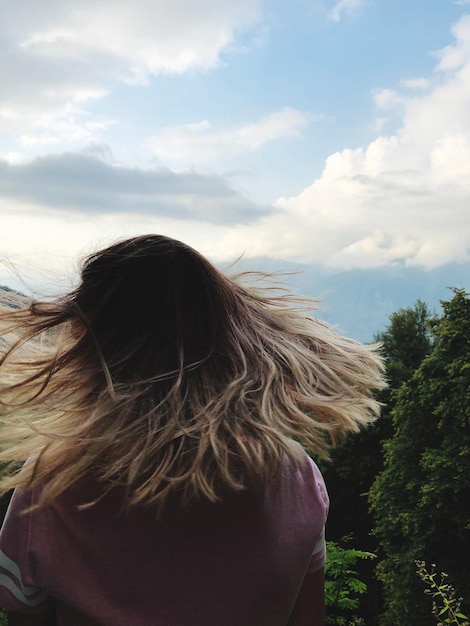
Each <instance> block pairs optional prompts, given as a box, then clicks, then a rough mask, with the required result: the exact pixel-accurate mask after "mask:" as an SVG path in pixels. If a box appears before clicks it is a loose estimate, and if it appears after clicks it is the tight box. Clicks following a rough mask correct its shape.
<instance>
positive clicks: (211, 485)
mask: <svg viewBox="0 0 470 626" xmlns="http://www.w3.org/2000/svg"><path fill="white" fill-rule="evenodd" d="M246 278H247V276H246V275H245V274H239V275H237V276H235V277H227V276H225V275H224V274H222V273H221V272H219V271H218V270H217V269H216V268H215V267H214V266H213V265H212V264H210V263H209V262H208V261H207V260H206V259H205V258H204V257H203V256H201V255H200V254H199V253H198V252H196V251H195V250H193V249H192V248H190V247H189V246H187V245H185V244H183V243H181V242H178V241H175V240H172V239H169V238H167V237H163V236H158V235H148V236H142V237H136V238H132V239H128V240H126V241H123V242H120V243H116V244H115V245H112V246H111V247H109V248H107V249H105V250H102V251H100V252H97V253H96V254H92V255H91V256H90V257H89V258H87V259H86V260H85V262H84V264H83V267H82V271H81V282H80V285H79V286H78V288H77V289H76V290H74V291H72V292H71V293H69V294H68V295H66V296H64V297H61V298H58V299H56V300H55V301H52V302H32V304H31V305H30V306H29V307H28V308H24V309H20V310H16V311H11V312H6V313H3V314H1V315H0V325H1V328H2V329H3V332H4V333H5V334H7V335H8V336H9V337H11V336H12V335H11V334H10V333H12V334H13V335H15V337H16V339H15V341H13V342H12V343H11V342H10V343H11V345H10V347H9V348H8V349H7V350H4V354H3V355H2V356H1V358H0V421H1V426H0V462H2V463H4V464H5V466H6V467H7V471H6V472H5V471H4V472H3V475H2V478H1V479H0V489H1V490H2V491H6V490H7V489H10V488H12V487H21V488H23V489H29V488H32V487H34V486H36V485H38V484H40V483H42V484H43V485H44V488H43V490H42V500H41V502H40V504H45V503H47V502H50V501H51V500H52V499H53V498H55V497H56V496H58V495H59V494H60V493H62V492H63V491H64V490H66V489H67V488H68V487H70V486H71V485H72V484H73V483H74V482H75V481H77V480H78V479H80V478H81V477H84V476H85V475H89V474H90V473H91V474H93V475H94V476H95V477H96V478H97V480H99V481H100V482H101V483H102V485H103V492H106V491H107V490H110V489H113V488H115V487H119V488H122V489H123V492H124V495H125V497H124V500H125V502H126V504H127V505H129V506H132V505H135V504H138V503H143V504H155V505H158V507H161V506H162V505H163V504H164V502H165V500H166V499H167V497H168V496H169V495H170V494H171V496H175V497H177V498H178V500H179V501H180V502H181V503H182V504H183V505H184V506H189V505H190V503H192V502H193V501H195V500H206V501H207V500H209V501H212V502H215V501H217V500H219V499H221V498H223V497H224V495H225V494H227V493H233V492H238V491H242V490H245V489H249V488H250V487H252V486H255V485H258V486H259V485H261V486H262V485H266V484H267V483H268V482H269V481H270V480H272V479H273V478H274V477H275V476H276V475H277V474H278V473H279V471H280V467H281V462H282V459H283V457H284V456H286V455H287V457H289V458H290V459H292V460H293V461H294V462H295V461H296V460H297V459H298V457H299V454H300V451H301V447H300V446H299V444H301V446H303V447H304V448H305V449H306V450H307V451H309V452H311V453H312V454H313V455H316V456H317V457H321V458H326V457H327V456H328V450H329V448H330V446H331V445H332V444H333V445H334V444H335V443H336V442H337V440H338V438H339V437H341V436H342V435H344V434H345V433H347V432H348V431H351V430H353V431H354V430H358V428H359V427H361V426H363V425H366V424H368V423H369V422H370V421H372V420H373V419H374V418H375V417H376V415H377V414H378V411H379V406H378V403H377V402H376V400H374V398H373V395H372V394H373V391H374V390H376V389H380V388H382V387H383V386H384V382H383V378H382V374H383V366H382V361H381V358H380V356H379V355H378V352H377V346H365V345H361V344H359V343H357V342H355V341H352V340H350V339H346V338H343V337H340V336H338V335H337V334H336V333H335V332H334V331H333V330H332V329H331V328H329V327H328V326H327V325H325V324H324V323H322V322H320V321H318V320H316V319H313V318H312V317H310V315H309V311H310V310H311V309H312V307H313V301H307V300H305V299H300V298H298V297H296V296H293V295H291V294H289V293H288V292H287V291H286V290H282V289H279V288H275V287H273V286H271V287H268V288H266V287H264V288H262V287H260V286H259V285H260V284H262V283H263V281H262V280H261V281H259V283H258V286H253V284H251V283H252V281H251V283H250V281H247V280H246ZM260 278H261V279H262V278H263V276H260ZM28 459H29V461H28V462H26V463H25V461H27V460H28Z"/></svg>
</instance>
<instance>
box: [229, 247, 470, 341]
mask: <svg viewBox="0 0 470 626" xmlns="http://www.w3.org/2000/svg"><path fill="white" fill-rule="evenodd" d="M237 268H239V269H240V270H242V269H252V270H262V271H266V272H276V271H288V272H299V273H297V274H293V275H292V276H289V277H286V278H285V282H286V283H287V284H288V285H290V287H291V289H292V290H293V291H295V292H296V293H298V294H302V295H305V296H309V297H314V298H316V297H320V298H321V299H322V303H321V306H322V307H323V310H321V311H319V312H318V313H317V316H318V317H319V318H321V319H324V320H325V321H327V322H328V323H330V324H333V325H334V326H336V327H337V328H338V330H339V331H340V332H343V333H345V334H346V335H349V336H351V337H352V338H354V339H357V340H358V341H372V340H373V337H374V335H375V334H376V333H377V332H380V331H382V330H384V329H385V327H386V326H387V324H388V321H389V319H388V318H389V316H390V315H391V314H392V313H394V312H395V311H397V310H398V309H400V308H405V307H412V306H414V304H415V302H416V300H418V299H421V300H423V301H424V302H426V304H428V305H429V307H430V309H431V310H434V311H435V312H436V313H439V312H440V304H439V302H440V300H448V299H450V298H451V297H452V294H451V292H450V291H449V287H460V288H463V289H467V290H470V263H462V264H457V263H453V264H448V265H443V266H442V267H439V268H436V269H433V270H423V269H419V268H380V269H370V270H347V271H333V270H328V269H325V268H324V267H320V266H314V265H300V264H294V263H287V262H285V261H276V260H273V259H266V258H257V259H246V260H245V259H242V260H241V261H239V263H237V264H236V266H235V267H234V268H233V270H236V269H237Z"/></svg>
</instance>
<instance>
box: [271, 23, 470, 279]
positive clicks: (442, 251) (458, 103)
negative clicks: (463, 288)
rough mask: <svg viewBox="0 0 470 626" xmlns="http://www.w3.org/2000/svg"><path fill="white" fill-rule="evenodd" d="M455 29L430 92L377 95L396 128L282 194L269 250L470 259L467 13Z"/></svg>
mask: <svg viewBox="0 0 470 626" xmlns="http://www.w3.org/2000/svg"><path fill="white" fill-rule="evenodd" d="M453 34H454V36H455V42H454V43H453V44H452V45H449V46H447V47H446V48H445V49H444V50H442V51H441V52H440V53H439V54H438V64H437V67H436V72H435V74H434V76H433V77H432V81H430V82H429V83H427V84H426V87H427V88H428V91H427V93H424V94H422V93H418V94H416V92H414V93H413V94H412V95H410V94H409V92H406V93H405V94H402V93H400V91H399V89H398V90H394V89H390V90H382V91H380V92H375V100H376V104H377V106H378V107H380V108H387V107H390V106H391V105H395V104H397V103H399V104H400V107H401V108H400V110H401V115H402V118H401V124H399V126H400V127H399V129H398V131H397V132H396V133H395V134H394V135H390V136H379V137H377V138H376V139H375V140H374V141H372V142H371V143H370V144H369V145H368V146H366V147H362V148H357V149H354V150H351V149H345V150H342V151H340V152H337V153H335V154H332V155H330V156H329V157H328V158H327V160H326V163H325V167H324V169H323V172H322V174H321V176H320V177H319V178H318V179H317V180H315V181H314V182H313V183H312V184H311V185H310V186H308V187H307V188H306V189H304V191H302V192H301V193H300V194H299V195H297V196H295V197H291V198H279V200H278V202H277V206H278V207H279V208H280V209H282V211H283V214H280V215H277V216H274V217H273V218H271V220H270V224H271V227H270V226H269V225H268V221H267V220H266V231H265V232H266V233H268V232H271V233H272V235H271V236H270V237H266V239H265V244H266V245H265V250H264V253H265V254H267V253H275V254H277V255H278V256H285V257H290V258H292V259H296V260H301V261H311V262H312V261H318V262H327V263H328V264H329V265H330V266H334V267H341V268H351V267H372V266H380V265H388V264H405V265H420V266H424V267H428V268H431V267H436V266H439V265H442V264H445V263H447V262H451V261H463V260H468V258H470V230H469V227H468V224H469V221H470V114H469V111H470V16H468V17H463V18H462V19H461V20H460V21H459V22H458V23H457V24H456V25H455V27H454V28H453ZM421 85H422V86H423V88H424V86H425V85H424V82H423V81H420V83H419V85H418V86H421ZM431 85H432V86H431ZM409 86H410V85H405V87H409ZM276 231H278V233H279V238H277V239H276V235H275V234H274V233H275V232H276ZM271 241H276V243H275V244H271V243H269V242H271Z"/></svg>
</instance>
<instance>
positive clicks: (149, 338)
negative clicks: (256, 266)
mask: <svg viewBox="0 0 470 626" xmlns="http://www.w3.org/2000/svg"><path fill="white" fill-rule="evenodd" d="M231 300H232V301H231ZM70 305H71V307H72V308H73V309H74V310H75V312H76V313H77V314H78V315H79V316H80V323H82V324H83V323H84V324H85V326H86V327H87V329H88V331H89V336H88V339H90V345H91V343H94V347H95V348H96V351H97V353H98V354H99V355H100V356H101V357H102V361H103V364H106V367H107V369H108V370H109V372H110V374H111V379H112V381H113V382H117V383H126V382H138V381H145V380H148V379H155V380H156V379H158V378H165V377H167V376H168V375H177V374H178V373H179V374H181V373H182V372H183V371H184V370H186V369H188V368H192V367H197V366H199V365H201V364H202V363H206V364H208V362H209V361H210V359H211V357H214V358H215V357H217V358H220V357H221V356H222V355H221V352H223V350H224V348H225V346H224V345H223V344H224V333H225V332H226V330H227V328H226V326H227V317H228V315H229V309H230V308H231V307H233V306H234V305H235V306H236V303H235V302H234V298H233V294H232V293H231V289H230V286H229V283H228V281H227V280H226V279H225V277H224V276H223V275H222V274H221V273H220V272H218V271H217V270H216V269H215V267H214V266H213V265H211V264H210V263H209V262H208V261H207V260H206V259H205V258H204V257H203V256H202V255H200V254H199V253H198V252H196V251H195V250H193V249H192V248H190V247H189V246H187V245H185V244H183V243H181V242H179V241H175V240H174V239H170V238H168V237H163V236H161V235H147V236H142V237H135V238H133V239H128V240H126V241H122V242H119V243H116V244H114V245H112V246H110V247H109V248H106V249H105V250H101V251H100V252H97V253H95V254H93V255H91V256H90V257H88V258H87V259H86V260H85V262H84V263H83V267H82V271H81V284H80V286H79V287H78V289H77V290H76V291H75V292H74V293H73V294H72V297H71V300H70Z"/></svg>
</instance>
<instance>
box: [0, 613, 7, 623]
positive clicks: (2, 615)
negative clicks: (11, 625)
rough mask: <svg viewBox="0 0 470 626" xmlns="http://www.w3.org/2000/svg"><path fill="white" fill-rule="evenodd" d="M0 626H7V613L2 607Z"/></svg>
mask: <svg viewBox="0 0 470 626" xmlns="http://www.w3.org/2000/svg"><path fill="white" fill-rule="evenodd" d="M0 626H7V614H6V611H4V610H3V609H0Z"/></svg>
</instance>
